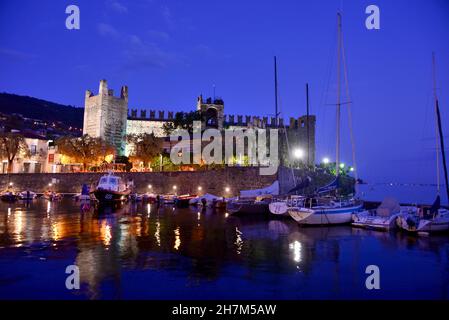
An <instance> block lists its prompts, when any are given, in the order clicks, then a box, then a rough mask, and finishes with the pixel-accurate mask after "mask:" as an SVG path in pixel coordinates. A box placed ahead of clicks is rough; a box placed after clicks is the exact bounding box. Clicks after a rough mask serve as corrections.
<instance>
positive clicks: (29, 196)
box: [17, 190, 37, 201]
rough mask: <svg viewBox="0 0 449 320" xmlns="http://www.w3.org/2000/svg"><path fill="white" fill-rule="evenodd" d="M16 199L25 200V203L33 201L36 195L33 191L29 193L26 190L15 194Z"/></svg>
mask: <svg viewBox="0 0 449 320" xmlns="http://www.w3.org/2000/svg"><path fill="white" fill-rule="evenodd" d="M17 198H18V199H19V200H27V201H30V200H34V199H36V198H37V193H35V192H33V191H30V190H26V191H22V192H19V193H18V194H17Z"/></svg>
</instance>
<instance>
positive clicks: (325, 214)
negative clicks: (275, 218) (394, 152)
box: [288, 13, 363, 225]
mask: <svg viewBox="0 0 449 320" xmlns="http://www.w3.org/2000/svg"><path fill="white" fill-rule="evenodd" d="M337 25H338V51H337V56H338V58H337V60H338V61H337V62H338V63H337V103H336V106H337V127H336V128H337V132H336V137H337V140H336V177H335V179H334V180H333V181H331V182H330V183H329V184H328V185H325V186H323V187H321V188H320V189H318V190H317V192H316V196H315V197H311V198H308V199H305V200H304V206H301V207H290V208H288V213H289V215H290V216H291V217H292V218H293V219H294V220H295V221H296V222H298V223H299V224H301V225H328V224H346V223H350V222H351V220H352V215H353V213H356V212H358V211H360V210H361V209H362V207H363V202H361V201H357V200H355V199H344V198H342V197H329V196H327V197H323V196H322V195H324V194H329V193H330V192H332V191H335V192H337V190H338V188H339V186H340V172H339V171H340V109H341V105H342V103H341V97H340V93H341V92H340V91H341V75H340V72H341V60H342V59H341V58H342V53H343V54H344V51H342V49H343V46H342V45H343V44H342V28H341V14H340V13H337ZM343 58H344V57H343ZM345 76H346V73H345ZM351 137H352V136H351ZM353 148H354V146H353ZM353 155H354V154H353Z"/></svg>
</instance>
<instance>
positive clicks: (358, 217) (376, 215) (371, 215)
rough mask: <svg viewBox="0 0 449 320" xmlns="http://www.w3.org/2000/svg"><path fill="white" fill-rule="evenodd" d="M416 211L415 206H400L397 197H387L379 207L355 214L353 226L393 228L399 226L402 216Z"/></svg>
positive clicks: (380, 228) (378, 228)
mask: <svg viewBox="0 0 449 320" xmlns="http://www.w3.org/2000/svg"><path fill="white" fill-rule="evenodd" d="M415 213H416V210H415V207H413V206H400V205H399V202H398V201H397V200H396V199H393V198H385V199H384V200H383V201H382V203H381V204H380V206H379V207H378V208H377V209H373V210H364V211H361V212H358V213H355V214H353V216H352V226H354V227H360V228H366V229H376V230H383V231H388V230H393V229H396V228H397V227H398V219H399V218H400V216H402V215H406V214H415Z"/></svg>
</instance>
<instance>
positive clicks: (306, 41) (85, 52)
mask: <svg viewBox="0 0 449 320" xmlns="http://www.w3.org/2000/svg"><path fill="white" fill-rule="evenodd" d="M69 4H76V5H78V6H79V7H80V11H81V30H78V31H75V30H67V29H66V28H65V19H66V16H67V15H66V14H65V8H66V6H67V5H69ZM370 4H376V5H378V6H379V7H380V11H381V29H380V30H367V29H366V28H365V18H366V17H367V15H366V14H365V8H366V7H367V6H368V5H370ZM339 7H342V8H343V32H344V41H345V50H346V55H347V63H348V70H349V86H350V92H351V95H352V101H353V106H352V108H353V118H354V130H355V136H356V145H357V157H358V162H359V172H360V176H362V177H363V178H365V179H366V180H368V181H370V182H389V181H395V182H421V183H434V182H435V164H434V163H435V160H434V158H435V157H434V148H435V141H434V137H435V133H434V118H433V117H434V113H433V103H432V76H431V52H432V51H435V52H436V55H437V67H438V70H437V71H438V87H439V96H440V104H441V109H442V116H443V122H444V123H443V125H444V130H445V135H446V140H448V141H447V144H449V139H448V135H449V134H448V133H449V121H447V120H448V119H449V41H448V39H449V1H447V0H432V1H424V0H423V1H418V0H395V1H390V0H388V1H387V0H370V1H363V0H360V1H356V0H354V1H341V0H335V1H331V0H329V1H324V0H321V1H293V0H289V1H279V0H277V1H274V0H267V1H265V0H264V1H252V0H251V1H249V0H248V1H236V0H228V1H212V0H208V1H206V0H191V1H174V0H172V1H169V0H166V1H163V0H139V1H125V0H117V1H115V0H98V1H81V0H72V1H62V0H61V1H50V0H45V1H5V0H1V3H0V39H1V41H0V91H2V92H10V93H17V94H23V95H30V96H34V97H38V98H42V99H47V100H50V101H55V102H59V103H64V104H72V105H76V106H82V105H83V99H84V91H85V90H86V89H91V90H94V92H97V90H98V82H99V80H100V79H102V78H105V79H107V80H108V83H109V86H110V88H114V89H115V91H116V92H117V93H118V92H119V88H120V86H121V85H123V84H126V85H128V86H129V92H130V107H138V108H152V109H166V110H174V111H178V110H193V109H194V108H195V102H196V97H197V95H199V94H200V93H203V95H212V92H213V89H212V88H213V85H214V84H215V85H216V94H217V96H221V97H222V98H223V99H224V101H225V112H226V113H227V114H243V115H246V114H248V115H260V116H271V115H273V113H274V102H273V101H274V97H273V91H274V90H273V56H274V55H277V56H278V62H279V91H280V98H281V109H282V113H283V116H284V117H286V118H287V117H290V116H299V115H302V114H304V113H305V89H304V86H305V83H306V82H308V83H309V85H310V90H311V92H310V99H311V112H312V113H314V114H316V115H317V116H318V127H317V129H318V134H317V159H321V158H322V157H324V156H329V157H331V158H333V157H334V156H333V154H334V152H333V151H332V150H333V148H334V140H335V139H334V131H335V121H334V119H335V109H334V106H332V105H330V104H332V103H334V102H335V90H336V89H335V88H336V84H335V83H336V80H335V50H336V12H337V9H338V8H339ZM342 119H343V120H344V121H343V122H342V127H343V128H347V117H346V112H343V117H342ZM342 141H343V155H342V159H343V160H344V161H345V162H346V163H350V162H351V160H350V159H351V153H350V143H349V135H348V132H347V130H344V132H343V136H342Z"/></svg>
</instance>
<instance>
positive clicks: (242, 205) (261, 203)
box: [226, 196, 272, 215]
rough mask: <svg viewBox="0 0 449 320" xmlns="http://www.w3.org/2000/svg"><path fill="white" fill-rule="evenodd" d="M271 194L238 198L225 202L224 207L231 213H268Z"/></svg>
mask: <svg viewBox="0 0 449 320" xmlns="http://www.w3.org/2000/svg"><path fill="white" fill-rule="evenodd" d="M271 199H272V197H271V196H260V197H256V198H238V199H236V200H234V201H229V202H228V203H227V206H226V209H227V211H229V213H230V214H232V215H240V214H259V215H264V214H268V213H270V210H269V204H270V203H271Z"/></svg>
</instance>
